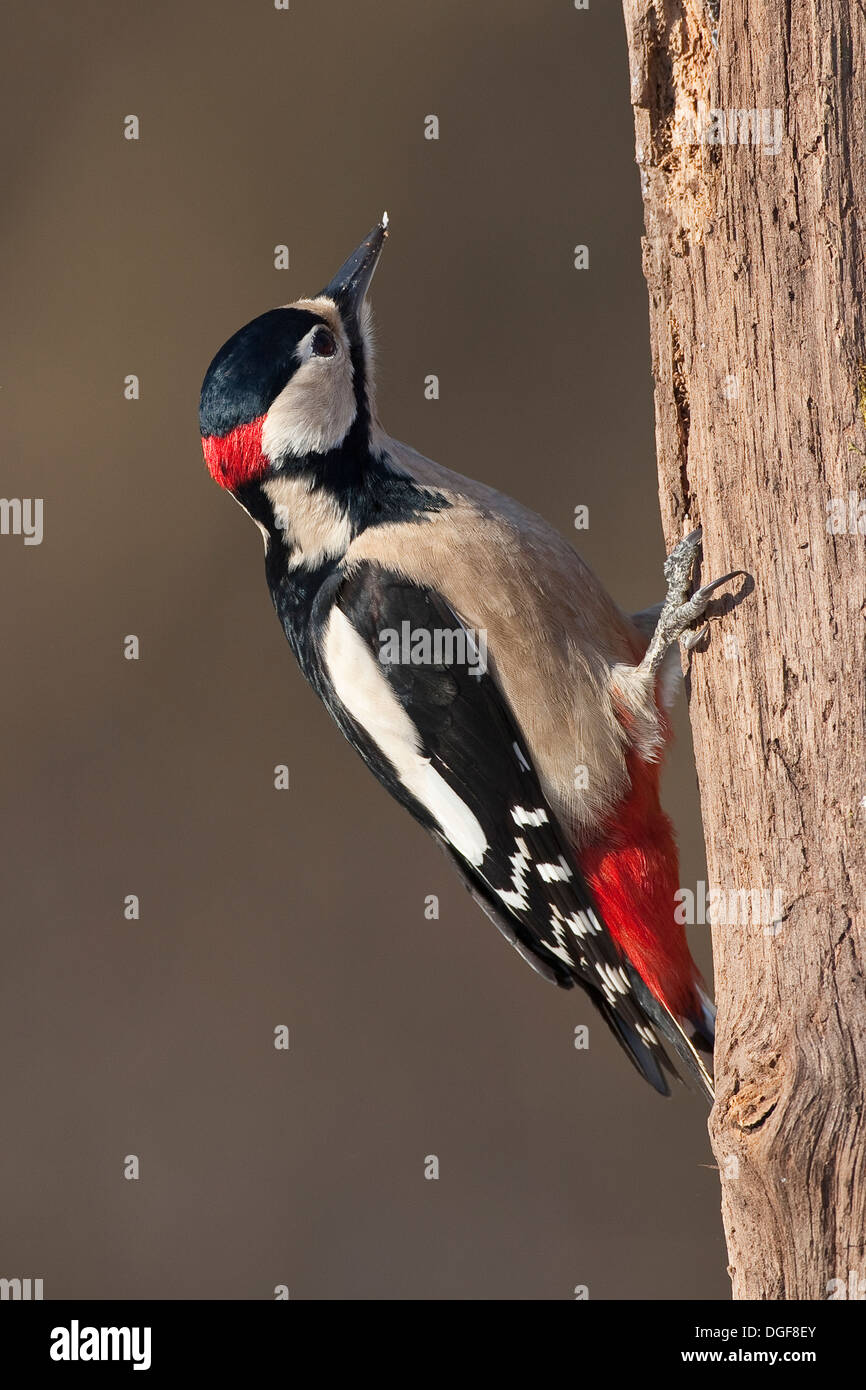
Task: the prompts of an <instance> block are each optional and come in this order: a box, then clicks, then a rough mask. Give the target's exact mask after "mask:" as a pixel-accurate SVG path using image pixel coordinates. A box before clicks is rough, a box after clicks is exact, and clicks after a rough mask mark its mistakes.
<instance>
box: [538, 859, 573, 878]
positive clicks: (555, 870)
mask: <svg viewBox="0 0 866 1390" xmlns="http://www.w3.org/2000/svg"><path fill="white" fill-rule="evenodd" d="M535 867H536V868H537V870H538V872H539V874H540V875H541V878H542V879H543V881H544V882H545V883H566V882H567V881H568V879H570V878H571V877H572V873H571V869H570V868H569V866H568V865H567V864H566V862H565V860H564V859H563V857H562V855H560V856H559V863H558V864H536V866H535Z"/></svg>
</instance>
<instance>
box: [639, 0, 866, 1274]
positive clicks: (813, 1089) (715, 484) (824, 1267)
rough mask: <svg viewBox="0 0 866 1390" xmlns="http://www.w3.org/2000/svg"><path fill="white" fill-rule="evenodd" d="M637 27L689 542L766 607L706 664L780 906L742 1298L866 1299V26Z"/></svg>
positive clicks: (768, 948)
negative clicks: (736, 572) (752, 124)
mask: <svg viewBox="0 0 866 1390" xmlns="http://www.w3.org/2000/svg"><path fill="white" fill-rule="evenodd" d="M623 8H624V14H625V21H626V31H627V41H628V56H629V68H630V81H631V99H632V104H633V107H634V116H635V133H636V153H637V162H638V165H639V168H640V172H641V180H642V190H643V197H644V209H645V224H646V235H645V238H644V242H643V266H644V273H645V276H646V281H647V285H648V289H649V301H650V338H651V346H652V366H653V374H654V378H655V404H656V435H657V450H658V471H659V491H660V500H661V511H662V517H663V522H664V527H665V534H666V538H667V541H668V543H669V548H670V546H671V545H673V543H674V542H675V541H676V540H677V539H678V538H679V537H680V535H681V534H682V532H683V530H684V527H685V525H686V524H688V525H694V524H697V523H700V524H701V525H702V526H703V528H704V561H703V578H704V579H708V578H713V577H715V576H716V575H717V574H721V573H724V572H725V571H727V570H730V569H733V568H742V569H743V570H746V571H748V572H749V574H750V575H751V576H752V579H753V583H754V587H753V588H752V589H751V592H747V593H745V594H744V595H743V597H742V599H741V601H739V602H738V603H737V604H736V606H734V607H733V608H732V609H731V611H730V612H728V613H727V614H726V615H725V616H724V617H723V618H722V619H721V620H720V621H719V622H718V623H716V624H714V625H713V627H712V629H711V632H710V635H709V637H708V639H707V641H706V642H705V644H704V647H703V649H699V650H698V651H697V652H696V653H695V654H693V656H692V657H691V659H690V676H689V690H690V713H691V720H692V727H693V732H694V741H695V753H696V760H697V768H698V776H699V781H700V792H701V803H702V811H703V819H704V829H705V836H706V844H707V860H708V875H709V884H710V886H711V887H713V886H714V887H717V888H721V889H723V890H725V892H726V894H730V892H731V891H732V890H765V891H766V892H768V893H772V891H773V890H774V889H775V890H778V893H779V895H780V899H781V905H782V907H781V913H780V914H778V916H779V917H780V920H779V921H778V922H776V923H775V924H773V922H772V921H764V922H760V921H759V922H757V923H752V922H751V920H747V921H746V922H745V923H744V922H742V921H741V920H740V921H736V922H731V921H727V922H726V923H721V924H717V925H715V926H714V928H713V943H714V957H715V968H716V989H717V999H718V1005H719V1034H718V1042H717V1048H716V1080H717V1101H716V1105H715V1107H714V1110H713V1113H712V1116H711V1121H710V1130H711V1137H712V1142H713V1147H714V1150H715V1153H716V1157H717V1159H718V1162H719V1167H720V1170H721V1180H722V1212H723V1217H724V1223H725V1229H726V1234H727V1240H728V1249H729V1256H730V1273H731V1277H732V1282H733V1291H734V1296H735V1297H739V1298H761V1299H793V1298H807V1299H824V1298H828V1297H842V1296H846V1293H845V1292H843V1291H842V1288H841V1286H840V1285H838V1284H834V1283H833V1282H832V1281H834V1280H839V1281H843V1282H844V1285H845V1288H846V1290H847V1296H851V1292H852V1290H853V1289H855V1288H856V1287H857V1284H856V1280H857V1279H859V1280H862V1284H861V1285H860V1289H861V1292H860V1294H859V1296H860V1297H863V1296H864V1295H866V1249H864V1242H866V1175H864V1168H866V1127H864V1123H863V1119H864V1114H863V1106H864V1077H866V978H864V954H866V951H864V899H866V855H864V827H866V759H864V744H866V739H864V723H866V676H864V672H866V660H864V655H866V652H864V647H866V643H864V612H866V535H864V534H863V532H864V531H866V418H864V409H866V399H864V397H866V392H864V380H866V368H864V365H863V364H864V361H866V341H864V331H863V328H864V325H863V303H864V278H866V265H864V244H863V243H864V228H866V222H864V211H866V209H864V201H866V153H864V133H866V111H864V103H866V61H864V59H866V19H864V10H863V8H862V6H860V5H859V4H854V3H851V4H849V3H846V0H772V3H771V2H769V0H768V2H767V3H764V2H763V0H721V6H720V12H719V15H718V46H716V43H715V42H714V37H713V32H712V31H713V28H714V17H713V14H712V11H711V9H710V7H709V6H708V5H706V4H705V3H704V0H624V5H623ZM743 111H758V112H759V113H769V114H768V115H767V116H765V117H763V118H762V119H761V120H760V121H759V124H758V135H759V138H758V142H757V143H752V133H753V130H752V128H749V127H744V124H743V122H742V120H741V119H740V117H739V116H738V115H735V116H734V117H733V118H731V116H730V113H731V112H735V113H739V112H743ZM713 112H715V113H719V112H723V113H725V118H724V121H723V120H722V118H720V117H719V116H718V114H716V116H715V117H714V116H713V115H712V114H711V113H713ZM776 113H778V115H777V114H776ZM744 128H745V129H747V136H748V138H747V140H746V141H744V142H742V143H741V139H742V132H743V129H744ZM858 508H859V511H858ZM843 519H844V529H841V528H842V527H843ZM746 587H747V588H749V587H750V586H746ZM726 902H728V905H729V906H730V904H729V900H728V899H726ZM732 915H735V914H732V913H731V912H730V911H728V913H727V916H728V917H729V918H730V917H731V916H732ZM764 915H765V916H767V915H769V916H770V917H772V916H775V915H777V914H775V913H771V914H764ZM746 916H747V917H748V916H749V914H748V913H747V914H746ZM852 1272H853V1278H852Z"/></svg>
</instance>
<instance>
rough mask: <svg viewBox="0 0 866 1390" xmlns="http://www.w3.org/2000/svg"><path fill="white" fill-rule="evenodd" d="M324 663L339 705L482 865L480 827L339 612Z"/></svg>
mask: <svg viewBox="0 0 866 1390" xmlns="http://www.w3.org/2000/svg"><path fill="white" fill-rule="evenodd" d="M324 655H325V664H326V666H327V669H328V675H329V677H330V679H331V681H332V683H333V686H334V690H335V691H336V693H337V695H338V697H339V699H340V701H341V702H342V704H343V705H344V706H345V708H346V709H347V710H348V712H349V714H350V715H351V716H352V718H353V719H354V720H355V722H356V723H357V724H359V725H360V726H361V728H362V729H363V730H364V731H365V733H367V734H368V735H369V737H370V738H371V739H372V740H373V742H374V743H375V745H376V747H377V748H378V749H379V750H380V752H382V753H384V755H385V757H386V758H387V759H388V761H389V762H390V763H391V764H392V766H393V767H394V769H395V771H396V773H397V776H398V777H399V779H400V781H401V782H402V784H403V786H404V787H405V788H406V790H407V791H408V792H411V794H412V796H414V797H415V798H416V800H418V801H420V803H421V805H422V806H424V807H425V808H426V809H427V810H428V811H429V813H430V815H431V816H432V817H433V819H434V820H435V822H436V824H437V825H438V826H439V829H440V830H441V831H442V834H443V835H444V836H445V838H446V840H448V842H449V844H451V845H453V847H454V849H456V850H457V853H458V854H461V855H462V856H463V858H464V859H466V860H468V862H469V863H470V864H474V865H475V866H476V868H477V867H479V866H480V865H481V863H482V861H483V859H484V855H485V852H486V850H487V839H486V836H485V834H484V830H483V829H482V826H481V823H480V821H479V820H478V818H477V817H476V816H475V815H474V813H473V812H472V811H471V810H470V808H469V807H468V806H467V805H466V803H465V802H464V801H462V800H461V798H460V797H459V796H458V795H457V793H456V792H455V791H454V790H453V788H452V787H450V786H449V785H448V783H447V782H446V781H445V779H444V777H441V776H440V775H439V773H438V772H437V771H436V769H435V768H434V767H433V766H432V764H431V762H430V759H429V758H425V757H424V755H423V753H422V752H421V740H420V738H419V736H418V730H417V729H416V728H415V725H414V724H413V723H412V720H411V719H410V718H409V716H408V714H407V713H406V711H405V710H404V709H403V706H402V705H401V704H400V702H399V700H398V699H397V697H396V695H395V694H394V692H393V690H392V689H391V687H390V686H389V684H388V681H387V679H386V677H385V675H384V673H383V671H382V668H381V666H380V665H379V663H378V662H377V661H376V659H375V657H374V656H373V655H372V654H371V653H370V651H369V650H368V648H367V646H366V645H365V643H364V640H363V638H362V637H360V636H359V634H358V633H357V632H356V631H355V629H354V628H353V627H352V624H351V623H350V622H349V620H348V618H347V617H346V616H345V614H344V613H341V612H340V610H339V609H338V608H334V609H332V611H331V616H330V618H329V620H328V627H327V632H326V634H325V648H324Z"/></svg>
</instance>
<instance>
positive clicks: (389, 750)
mask: <svg viewBox="0 0 866 1390" xmlns="http://www.w3.org/2000/svg"><path fill="white" fill-rule="evenodd" d="M387 234H388V218H387V214H385V215H384V216H383V217H382V220H381V221H380V222H379V223H378V225H377V226H376V227H374V228H373V230H372V231H371V232H370V234H369V236H367V238H366V239H365V240H364V241H363V242H362V243H361V245H360V246H359V247H358V249H357V250H356V251H355V252H354V253H353V254H352V255H351V256H350V257H349V259H348V260H347V261H346V262H345V263H344V264H343V265H342V266H341V268H340V270H339V271H338V272H337V274H336V275H335V276H334V278H333V279H332V280H331V281H330V283H329V284H328V285H326V286H325V288H324V289H323V290H322V291H321V292H320V293H319V294H317V295H315V296H314V297H312V298H307V299H298V300H296V301H295V302H294V303H292V304H289V305H287V306H284V307H282V308H276V309H270V310H268V311H267V312H265V313H263V314H261V315H260V316H259V317H258V318H255V319H253V320H252V322H250V323H248V324H247V325H246V326H245V327H244V328H241V329H240V330H239V331H238V332H236V333H235V334H234V335H233V336H232V337H231V338H229V339H228V341H227V342H226V343H225V344H224V345H223V347H222V348H220V350H219V352H218V353H217V355H216V357H215V358H214V359H213V361H212V362H211V364H210V366H209V368H208V370H207V374H206V376H205V379H204V384H203V387H202V392H201V403H200V426H201V434H202V446H203V451H204V457H205V461H206V463H207V466H208V469H209V471H210V473H211V475H212V477H213V478H214V479H215V480H216V481H217V482H218V483H219V484H220V485H221V487H223V488H225V489H226V490H227V491H228V492H230V493H231V494H232V496H233V497H234V498H235V499H236V501H238V502H239V503H240V505H241V506H242V507H243V508H244V509H245V510H246V511H247V512H248V513H249V515H250V516H251V517H252V519H253V520H254V521H255V522H256V524H257V525H258V527H259V528H260V530H261V532H262V535H263V537H264V542H265V572H266V577H267V582H268V586H269V588H270V592H271V597H272V600H273V603H274V606H275V608H276V611H277V615H278V617H279V619H280V622H281V624H282V626H283V630H284V632H285V634H286V637H287V638H288V641H289V643H290V645H291V647H292V650H293V651H294V653H295V656H296V658H297V660H298V663H299V665H300V667H301V671H302V672H303V674H304V676H305V677H306V678H307V680H308V681H309V683H310V685H311V686H312V688H313V690H314V691H315V692H316V694H317V695H318V696H319V698H320V699H321V700H322V701H323V703H324V704H325V706H326V707H327V709H328V710H329V712H330V714H331V715H332V716H333V719H334V721H335V722H336V724H337V725H338V727H339V728H340V730H341V731H342V732H343V734H344V735H345V736H346V738H347V739H348V741H349V742H350V743H351V744H352V745H353V747H354V748H355V749H356V750H357V752H358V753H359V754H360V755H361V757H362V758H363V759H364V761H365V762H366V763H367V765H368V767H369V768H370V769H371V771H372V772H373V773H374V775H375V776H376V777H377V778H378V779H379V781H380V782H381V783H382V784H383V785H384V786H385V787H386V788H387V790H388V791H389V792H390V793H391V795H392V796H394V797H395V798H396V800H397V801H398V802H400V803H401V804H402V805H403V806H404V807H405V808H406V810H408V811H409V812H410V813H411V815H413V816H414V817H415V819H416V820H417V821H419V822H420V823H421V825H422V826H424V827H425V829H426V830H428V831H429V832H430V834H431V835H432V836H433V837H434V838H435V839H436V840H437V841H438V842H439V844H440V845H441V846H442V848H443V849H444V850H445V851H446V853H447V854H448V855H449V856H450V858H451V859H452V860H453V862H454V865H455V866H456V868H457V870H458V872H459V874H460V875H461V876H462V878H463V880H464V882H465V884H466V886H467V887H468V889H469V892H470V893H471V895H472V897H473V898H474V899H475V901H476V902H477V903H478V904H479V905H480V907H481V908H482V909H483V910H484V912H486V914H487V915H488V917H490V918H491V919H492V921H493V922H494V923H495V925H496V926H497V927H498V928H499V930H500V931H501V932H502V934H503V935H504V936H505V937H506V938H507V940H508V941H509V942H510V943H511V944H512V945H513V946H514V947H516V949H517V951H518V952H519V953H520V955H521V956H522V957H523V958H524V959H525V960H526V961H527V962H528V963H529V964H530V965H532V966H533V967H534V969H535V970H536V971H538V973H539V974H540V975H542V976H543V977H544V978H545V979H547V980H550V981H553V982H555V983H556V984H558V985H561V986H563V987H565V988H569V987H571V986H573V985H575V984H577V985H580V986H582V988H583V989H584V990H585V991H586V992H587V993H588V994H589V995H590V997H591V999H592V1000H593V1002H594V1004H595V1005H596V1006H597V1007H598V1009H599V1010H600V1012H601V1014H602V1015H603V1017H604V1018H605V1020H606V1022H607V1023H608V1025H609V1026H610V1028H611V1029H612V1030H613V1032H614V1034H615V1035H616V1037H617V1039H618V1040H619V1042H620V1043H621V1045H622V1046H623V1048H624V1049H625V1051H626V1052H627V1054H628V1056H629V1057H630V1059H631V1061H632V1062H633V1063H634V1065H635V1066H636V1067H637V1069H638V1070H639V1072H640V1073H641V1075H642V1076H643V1077H644V1078H645V1079H646V1080H647V1081H648V1082H649V1083H650V1084H651V1085H652V1086H654V1087H655V1089H656V1090H657V1091H659V1092H660V1093H661V1094H663V1095H668V1094H669V1093H670V1087H669V1082H668V1078H669V1077H670V1076H677V1075H679V1076H681V1077H683V1079H686V1080H690V1081H691V1082H694V1083H696V1084H697V1086H698V1087H699V1088H700V1089H702V1090H703V1091H704V1092H705V1093H706V1095H707V1096H708V1097H710V1098H712V1082H711V1077H710V1072H709V1070H708V1065H707V1063H706V1062H705V1060H704V1057H703V1056H702V1053H704V1054H707V1055H710V1054H711V1050H712V1044H713V1027H714V1010H713V1006H712V1003H711V1001H710V999H709V997H708V995H707V992H706V989H705V987H704V984H703V981H702V979H701V977H700V975H699V973H698V970H697V968H696V966H695V964H694V962H693V961H692V959H691V956H690V954H689V950H688V946H687V944H686V938H685V932H684V929H683V927H682V926H681V925H680V924H679V923H678V922H677V921H676V920H675V915H674V914H675V893H676V891H677V886H678V865H677V849H676V844H675V840H674V834H673V829H672V826H671V822H670V821H669V819H668V818H667V816H666V815H665V814H664V812H663V811H662V809H661V805H660V801H659V788H658V781H659V764H660V760H661V756H662V754H663V752H664V749H665V746H666V745H667V743H668V741H669V740H670V737H671V729H670V723H669V719H668V709H669V705H670V703H671V699H672V693H673V687H674V685H675V683H676V682H675V679H674V678H673V677H674V676H676V677H679V676H680V668H679V655H678V648H677V640H678V639H679V638H683V640H684V641H686V642H688V641H691V640H693V638H694V634H695V632H696V625H697V624H698V623H699V621H700V620H702V619H703V618H704V617H705V610H706V608H707V604H708V603H709V601H710V596H711V595H712V593H713V592H714V590H715V589H717V588H718V587H719V586H720V585H721V584H723V583H725V582H726V580H727V579H730V578H731V577H732V576H731V575H726V576H725V577H724V579H720V580H717V581H716V582H715V583H713V584H707V585H704V586H703V587H702V588H700V589H699V590H698V591H697V592H696V593H694V594H693V595H691V597H689V590H690V587H691V584H690V581H691V572H692V568H693V565H694V562H695V559H696V556H697V553H698V550H699V545H700V532H699V531H694V532H692V533H691V534H690V535H688V536H686V537H685V539H684V540H683V541H682V542H681V543H680V544H679V545H678V546H677V547H676V548H675V550H674V551H673V552H672V554H671V555H670V556H669V557H668V560H667V563H666V565H665V576H666V579H667V597H666V599H665V600H664V602H663V603H662V604H657V605H656V606H655V607H654V608H651V609H647V610H646V611H644V612H643V613H640V614H637V615H635V616H634V617H633V618H629V617H628V616H626V615H625V614H624V613H623V612H621V611H620V609H619V608H618V607H617V606H616V604H615V603H614V601H613V599H612V598H610V597H609V596H608V594H607V593H606V592H605V590H604V589H603V587H602V585H601V584H600V582H599V581H598V579H596V577H595V576H594V574H593V573H592V572H591V571H590V570H589V568H588V567H587V566H586V565H585V564H584V563H583V561H582V560H581V559H580V558H579V556H578V555H577V553H576V551H575V550H574V549H573V548H572V547H571V546H570V545H568V544H567V543H566V542H565V541H564V540H563V539H562V538H561V537H560V536H559V534H558V533H557V532H556V531H554V529H553V528H552V527H551V526H549V525H548V524H547V523H546V522H545V521H543V520H542V518H541V517H539V516H537V515H535V513H533V512H531V511H529V510H527V509H526V508H525V507H523V506H521V505H519V504H518V503H517V502H515V501H513V500H512V499H511V498H509V497H506V496H504V495H503V494H501V493H498V492H496V491H494V490H493V489H492V488H490V487H487V486H484V485H482V484H480V483H477V482H473V481H472V480H470V479H469V478H466V477H462V476H461V475H460V474H457V473H453V472H450V471H449V470H448V469H446V468H444V467H441V466H440V465H439V464H437V463H433V462H431V461H430V460H429V459H426V458H424V457H422V456H421V455H420V454H418V453H416V452H415V451H414V450H413V449H411V448H409V447H408V446H406V445H405V444H400V443H398V442H397V441H396V440H394V439H391V438H389V437H388V435H387V434H386V433H385V431H384V430H383V428H382V427H381V425H380V424H379V420H378V417H377V414H376V407H375V397H374V379H373V346H372V337H371V321H370V310H369V304H368V300H367V291H368V288H369V285H370V281H371V279H372V277H373V273H374V271H375V268H376V265H377V262H378V260H379V256H380V253H381V250H382V247H383V245H384V242H385V239H386V236H387Z"/></svg>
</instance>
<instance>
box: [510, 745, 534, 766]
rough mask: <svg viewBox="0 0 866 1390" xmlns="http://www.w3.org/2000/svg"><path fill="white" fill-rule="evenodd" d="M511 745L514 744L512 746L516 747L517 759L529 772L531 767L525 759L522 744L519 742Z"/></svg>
mask: <svg viewBox="0 0 866 1390" xmlns="http://www.w3.org/2000/svg"><path fill="white" fill-rule="evenodd" d="M511 746H512V748H513V749H514V751H515V753H516V754H517V761H518V762H519V763H520V766H521V767H522V768H523V770H524V772H529V770H530V768H529V763H528V762H527V761H526V759H525V758H524V756H523V750H522V748H521V747H520V744H519V743H513V744H512V745H511Z"/></svg>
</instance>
